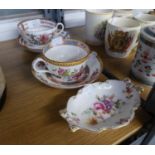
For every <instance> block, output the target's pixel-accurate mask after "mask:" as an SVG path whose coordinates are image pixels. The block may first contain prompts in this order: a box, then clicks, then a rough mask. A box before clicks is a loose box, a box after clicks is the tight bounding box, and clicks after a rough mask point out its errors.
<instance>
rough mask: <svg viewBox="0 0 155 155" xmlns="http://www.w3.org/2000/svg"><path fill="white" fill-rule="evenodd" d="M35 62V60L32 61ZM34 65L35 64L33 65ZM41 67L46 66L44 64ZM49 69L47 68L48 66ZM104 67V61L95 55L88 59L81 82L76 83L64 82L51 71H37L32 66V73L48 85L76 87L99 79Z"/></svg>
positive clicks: (62, 87)
mask: <svg viewBox="0 0 155 155" xmlns="http://www.w3.org/2000/svg"><path fill="white" fill-rule="evenodd" d="M32 63H33V62H32ZM32 66H33V65H32ZM40 67H42V68H43V67H46V66H45V65H44V64H42V66H40ZM46 69H47V68H46ZM102 69H103V64H102V61H101V59H100V58H99V57H93V58H91V59H89V60H88V62H87V66H86V68H85V72H84V74H85V75H84V76H82V77H83V78H82V79H81V80H80V81H79V82H74V83H62V82H58V81H56V80H55V79H53V78H52V75H50V74H49V73H39V72H36V71H35V70H34V69H33V67H32V73H33V75H34V77H35V78H36V79H38V80H39V81H40V82H42V83H44V84H45V85H47V86H50V87H54V88H61V89H74V88H79V87H82V86H84V85H85V84H88V83H92V82H94V81H95V80H97V79H98V77H99V75H100V74H101V72H102Z"/></svg>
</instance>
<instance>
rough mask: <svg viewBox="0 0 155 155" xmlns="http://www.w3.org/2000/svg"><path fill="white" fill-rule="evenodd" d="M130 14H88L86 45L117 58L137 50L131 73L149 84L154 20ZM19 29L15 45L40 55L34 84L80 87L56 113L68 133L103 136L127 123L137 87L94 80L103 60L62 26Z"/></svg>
mask: <svg viewBox="0 0 155 155" xmlns="http://www.w3.org/2000/svg"><path fill="white" fill-rule="evenodd" d="M131 12H132V10H114V11H113V10H104V9H101V10H86V23H85V39H86V40H85V41H86V43H88V44H90V45H95V46H98V45H103V47H104V48H105V52H106V54H107V55H109V56H111V57H114V58H116V59H118V58H122V59H123V58H127V57H128V56H129V55H130V53H131V52H133V51H135V50H137V51H136V52H135V53H136V54H135V58H134V60H133V62H132V65H131V74H132V75H133V76H134V77H135V78H137V79H139V80H141V81H142V82H144V83H146V84H150V85H153V83H154V82H155V72H154V68H155V54H154V51H155V26H153V25H154V24H155V16H153V15H147V14H139V15H136V16H133V14H132V13H131ZM18 30H19V33H20V37H19V39H18V42H19V44H20V45H21V46H24V47H25V48H27V49H29V50H30V51H33V52H35V53H40V55H38V56H37V57H36V58H35V59H34V60H33V62H32V74H33V76H34V77H35V78H36V79H37V80H39V81H40V82H41V83H43V84H45V85H47V86H49V87H53V88H58V89H75V88H80V87H83V88H81V89H80V90H78V92H77V94H76V95H75V96H72V97H70V98H69V100H68V102H67V106H66V108H65V109H62V110H60V111H59V113H60V115H61V116H62V117H63V118H64V119H65V120H66V121H67V122H68V124H69V127H70V129H71V131H73V132H74V131H76V130H78V129H82V130H86V131H93V132H101V131H103V130H106V129H115V128H120V127H123V126H126V125H128V124H129V123H130V122H131V120H132V119H133V117H134V115H135V110H136V109H137V108H138V107H139V105H140V91H139V90H140V89H139V88H138V87H136V86H135V85H134V84H133V83H132V82H131V81H130V80H129V79H127V80H107V81H104V82H95V81H96V80H97V79H98V78H99V76H100V74H101V72H102V70H103V63H102V60H101V59H100V58H99V56H98V54H97V52H95V51H91V49H90V48H89V46H88V45H87V44H86V43H84V42H82V41H80V40H75V39H72V38H71V37H70V35H69V33H68V32H66V31H64V25H63V24H62V23H55V22H53V21H49V20H47V19H32V20H25V21H22V22H20V23H19V24H18ZM104 48H103V49H104ZM93 82H94V83H93Z"/></svg>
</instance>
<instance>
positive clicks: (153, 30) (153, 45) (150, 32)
mask: <svg viewBox="0 0 155 155" xmlns="http://www.w3.org/2000/svg"><path fill="white" fill-rule="evenodd" d="M131 72H132V75H134V77H136V78H137V79H139V80H141V81H143V82H144V83H146V84H150V85H153V84H154V82H155V26H150V27H145V28H143V29H142V30H141V35H140V43H139V46H138V49H137V53H136V55H135V59H134V61H133V63H132V66H131Z"/></svg>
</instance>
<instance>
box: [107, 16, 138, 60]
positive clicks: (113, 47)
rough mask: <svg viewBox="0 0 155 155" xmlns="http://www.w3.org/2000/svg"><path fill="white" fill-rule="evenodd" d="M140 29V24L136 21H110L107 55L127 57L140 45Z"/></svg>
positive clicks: (122, 18) (117, 19)
mask: <svg viewBox="0 0 155 155" xmlns="http://www.w3.org/2000/svg"><path fill="white" fill-rule="evenodd" d="M140 28H141V27H140V24H139V22H138V21H136V20H134V19H130V18H124V17H114V18H112V19H110V20H109V21H108V23H107V27H106V34H105V49H106V53H107V54H108V55H110V56H112V57H116V58H124V57H127V56H128V55H129V54H130V53H131V51H133V50H135V48H136V47H137V45H138V40H139V33H140Z"/></svg>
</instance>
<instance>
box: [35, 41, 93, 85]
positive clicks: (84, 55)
mask: <svg viewBox="0 0 155 155" xmlns="http://www.w3.org/2000/svg"><path fill="white" fill-rule="evenodd" d="M91 55H92V54H91V52H90V49H89V47H88V46H87V45H86V44H84V43H83V42H80V41H76V40H64V43H63V44H61V45H57V46H54V47H51V46H50V45H49V46H47V47H45V48H44V50H43V53H42V56H41V57H39V58H37V59H35V61H34V62H33V64H32V65H33V69H34V70H35V71H36V72H40V73H50V74H51V75H52V76H53V79H55V80H56V81H57V82H66V83H73V82H77V81H80V79H81V77H83V76H84V75H83V74H84V73H85V67H86V63H87V61H88V59H89V57H90V56H91ZM43 63H44V66H46V67H47V69H41V68H40V67H39V65H41V64H43Z"/></svg>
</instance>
